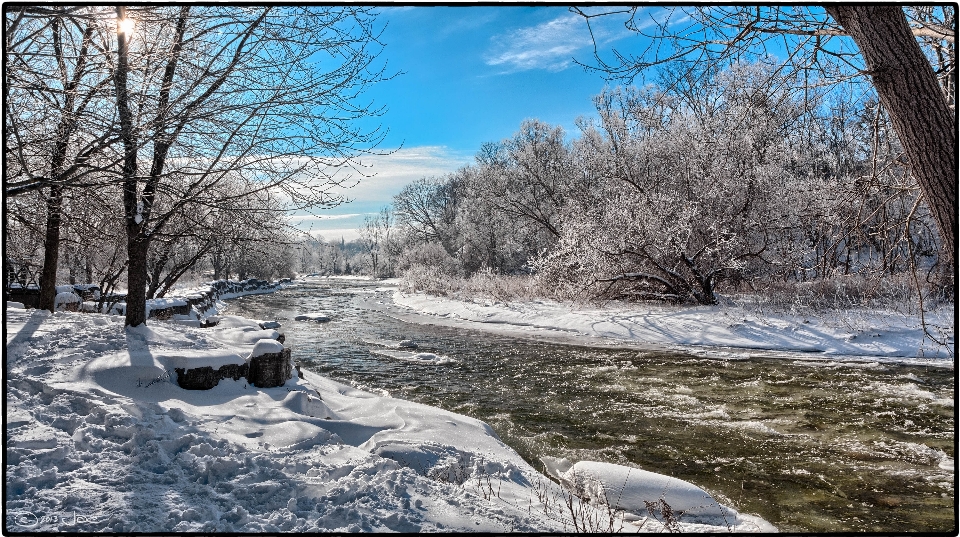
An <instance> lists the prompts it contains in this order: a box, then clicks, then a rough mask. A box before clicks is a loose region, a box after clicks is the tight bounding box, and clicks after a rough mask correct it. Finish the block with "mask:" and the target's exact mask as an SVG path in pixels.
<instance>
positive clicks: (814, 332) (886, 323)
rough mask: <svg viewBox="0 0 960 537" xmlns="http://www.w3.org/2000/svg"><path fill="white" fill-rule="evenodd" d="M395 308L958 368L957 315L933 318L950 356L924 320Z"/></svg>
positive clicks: (718, 347) (489, 305) (439, 319)
mask: <svg viewBox="0 0 960 537" xmlns="http://www.w3.org/2000/svg"><path fill="white" fill-rule="evenodd" d="M393 301H394V303H395V304H396V305H397V306H400V307H402V308H405V309H406V311H409V312H411V313H415V314H417V315H419V316H422V317H424V318H425V319H426V320H427V322H434V323H436V324H445V325H453V326H460V327H463V328H471V329H476V330H486V331H491V332H498V333H501V334H506V335H514V336H519V337H533V338H544V339H550V340H557V341H562V342H565V343H578V344H582V345H610V344H612V345H625V344H626V345H635V346H639V347H650V348H657V347H659V348H670V349H678V350H682V351H683V352H687V353H694V354H700V355H705V356H711V357H716V358H732V359H736V358H738V357H745V356H749V355H753V354H776V355H779V356H789V357H791V358H795V359H830V360H848V359H854V360H870V361H881V362H882V361H893V362H905V363H914V364H927V365H936V366H944V367H953V362H954V356H953V355H952V352H953V349H954V343H953V341H954V337H955V319H954V318H953V317H954V313H953V309H952V308H943V309H941V310H940V311H937V312H935V313H933V314H928V317H927V321H928V323H930V324H934V325H937V326H940V327H949V340H950V345H949V348H945V347H938V346H937V345H934V344H932V343H931V342H930V341H929V340H927V341H925V340H924V336H923V329H922V327H921V324H920V319H919V318H918V317H915V316H910V315H905V314H901V313H897V312H890V311H848V312H842V313H841V312H834V313H829V314H821V315H819V316H813V315H809V316H801V315H791V314H784V313H771V312H762V313H761V312H755V311H748V310H746V309H744V308H739V307H734V306H723V307H721V306H699V307H698V306H687V307H679V306H660V305H649V304H623V303H611V304H609V305H607V306H604V307H595V306H589V305H585V306H580V305H571V304H565V303H558V302H552V301H546V300H544V301H528V302H511V303H503V302H495V301H493V300H483V299H475V300H456V299H451V298H447V297H437V296H431V295H426V294H424V293H404V292H401V291H397V292H395V293H394V295H393Z"/></svg>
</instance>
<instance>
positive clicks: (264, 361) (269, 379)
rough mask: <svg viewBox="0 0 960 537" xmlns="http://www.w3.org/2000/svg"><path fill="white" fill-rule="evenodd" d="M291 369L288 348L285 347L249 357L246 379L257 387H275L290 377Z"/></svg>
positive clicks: (281, 384)
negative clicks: (279, 350) (281, 349)
mask: <svg viewBox="0 0 960 537" xmlns="http://www.w3.org/2000/svg"><path fill="white" fill-rule="evenodd" d="M292 371H293V367H292V366H291V364H290V349H287V348H285V349H283V351H281V352H271V353H264V354H261V355H259V356H253V357H251V358H250V367H249V369H248V370H247V381H248V382H249V383H250V384H252V385H254V386H256V387H257V388H276V387H277V386H283V384H284V383H285V382H287V380H288V379H290V377H291V376H292Z"/></svg>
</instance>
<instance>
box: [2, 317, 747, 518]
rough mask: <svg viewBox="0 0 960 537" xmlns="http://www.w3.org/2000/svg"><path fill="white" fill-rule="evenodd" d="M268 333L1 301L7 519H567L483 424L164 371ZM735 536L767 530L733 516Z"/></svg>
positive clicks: (222, 355) (294, 383)
mask: <svg viewBox="0 0 960 537" xmlns="http://www.w3.org/2000/svg"><path fill="white" fill-rule="evenodd" d="M265 332H266V333H271V332H273V331H272V330H262V329H261V328H260V327H259V325H257V323H256V321H250V320H245V319H243V318H239V317H229V316H223V317H222V318H221V322H220V323H219V324H218V325H217V326H215V327H211V328H197V327H189V326H183V325H178V324H174V323H167V322H155V321H151V322H150V323H149V325H147V326H143V327H138V328H136V329H126V328H125V327H124V324H123V317H120V316H109V315H102V314H81V313H69V312H66V313H56V314H51V313H49V312H46V311H38V310H32V309H19V308H16V309H15V308H9V309H7V310H6V326H5V337H6V345H7V348H6V350H7V370H6V383H7V384H6V386H7V399H6V403H7V405H6V406H7V415H6V418H7V419H6V432H7V435H8V437H7V438H8V444H7V447H6V455H7V460H6V464H7V467H6V470H7V472H6V483H5V485H6V488H5V499H4V501H5V502H6V508H7V514H8V515H10V516H8V517H7V519H6V520H7V529H8V530H11V531H16V530H23V531H42V532H54V531H65V532H73V531H81V532H103V531H106V532H114V533H117V532H123V533H126V532H187V531H191V532H214V531H220V532H235V531H236V532H240V531H242V532H271V533H273V532H281V531H282V532H294V531H296V532H304V531H305V532H313V531H337V532H355V531H396V532H419V531H432V532H435V531H458V532H459V531H481V532H498V533H499V532H508V531H528V532H529V531H539V532H569V531H572V530H573V529H574V528H573V526H572V525H571V521H570V517H569V516H568V515H566V513H565V511H563V510H562V509H561V508H560V505H559V504H558V503H557V502H555V501H553V500H555V499H556V498H560V497H562V495H563V491H562V489H560V487H559V485H557V484H555V483H554V482H553V481H550V480H549V479H548V478H547V477H545V476H543V475H542V474H539V473H538V472H537V471H536V470H534V468H532V467H531V466H530V465H529V464H527V463H526V462H525V461H524V460H523V459H522V458H521V457H520V456H519V455H517V453H516V452H515V451H513V450H512V449H511V448H509V447H508V446H506V445H505V444H504V443H503V442H501V441H500V439H499V438H498V437H497V435H496V434H495V433H494V432H493V430H492V429H491V428H490V427H489V426H488V425H487V424H485V423H483V422H481V421H478V420H476V419H473V418H469V417H466V416H462V415H458V414H454V413H452V412H448V411H445V410H441V409H437V408H433V407H429V406H425V405H422V404H418V403H413V402H408V401H403V400H400V399H393V398H390V397H379V396H376V395H374V394H371V393H368V392H364V391H360V390H357V389H354V388H351V387H350V386H347V385H344V384H341V383H338V382H334V381H332V380H330V379H328V378H325V377H322V376H319V375H316V374H314V373H312V372H310V371H304V378H302V379H300V378H297V377H296V376H294V377H293V378H292V379H290V380H289V381H287V383H286V384H285V385H283V386H280V387H277V388H269V389H255V388H253V387H252V386H249V385H247V384H246V383H245V382H244V380H243V379H241V380H239V381H233V380H229V379H225V380H222V381H221V382H220V383H219V385H217V386H216V387H215V388H213V389H212V390H207V391H191V390H183V389H181V388H180V387H179V386H177V385H176V383H175V375H173V377H172V378H171V375H170V373H171V367H172V366H173V365H175V364H184V363H188V362H189V363H193V362H196V363H211V364H216V363H226V362H232V363H237V362H236V361H237V360H239V361H241V362H242V360H243V359H244V358H245V357H246V356H249V355H250V353H251V351H252V350H253V348H254V346H255V345H256V344H257V342H258V341H260V340H261V339H263V337H262V336H263V333H265ZM266 339H271V338H266ZM397 352H400V351H399V350H398V351H397ZM409 354H411V355H412V356H418V355H420V356H421V358H417V359H425V357H424V355H426V354H429V353H409ZM439 358H440V357H437V359H439ZM664 479H667V478H664ZM538 491H540V492H538ZM544 491H545V492H544ZM544 501H547V502H548V503H549V505H545V504H544ZM578 501H579V500H578ZM632 507H633V506H631V508H632ZM584 508H585V509H594V506H592V505H589V504H587V505H585V507H584ZM595 512H596V513H597V515H598V516H601V515H603V513H605V512H606V511H605V510H604V509H597V510H596V511H595ZM731 512H732V511H731ZM645 513H646V511H641V512H640V513H635V515H636V516H634V517H633V518H631V519H630V520H631V521H632V523H631V524H627V525H626V526H625V528H631V527H632V528H636V527H638V526H637V525H636V524H639V522H638V521H639V520H640V519H642V518H643V517H644V516H646V514H645ZM680 522H681V529H684V530H686V531H718V530H722V531H726V530H727V529H728V526H727V525H726V524H724V525H720V524H714V523H704V522H705V521H704V520H703V519H693V518H691V519H690V520H686V519H684V518H682V517H681V521H680ZM11 524H12V525H14V526H16V527H14V526H11ZM729 528H732V529H733V530H734V531H752V530H757V529H764V528H765V526H762V525H759V524H757V523H755V522H751V521H749V520H748V519H746V518H742V517H741V518H738V519H736V521H734V522H733V525H732V526H730V527H729ZM640 529H641V530H643V531H648V530H649V531H658V530H662V529H664V528H663V526H662V525H658V523H657V522H656V521H654V520H651V521H649V523H647V524H645V525H642V527H640Z"/></svg>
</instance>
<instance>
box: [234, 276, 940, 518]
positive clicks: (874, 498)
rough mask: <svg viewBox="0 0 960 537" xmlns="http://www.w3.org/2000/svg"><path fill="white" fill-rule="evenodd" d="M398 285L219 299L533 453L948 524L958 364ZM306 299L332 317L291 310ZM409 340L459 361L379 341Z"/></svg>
mask: <svg viewBox="0 0 960 537" xmlns="http://www.w3.org/2000/svg"><path fill="white" fill-rule="evenodd" d="M391 294H392V290H390V289H383V288H378V287H376V286H375V285H373V284H367V283H363V282H356V281H340V282H338V281H335V280H334V281H331V282H329V283H317V284H312V283H307V284H301V285H300V286H297V287H293V288H289V289H286V290H284V291H281V292H277V293H273V294H265V295H253V296H247V297H243V298H240V299H237V300H233V301H231V302H230V306H229V309H228V310H227V311H226V312H225V313H228V314H236V315H243V316H247V317H251V318H256V319H262V320H278V321H280V322H281V323H283V328H281V331H282V332H284V333H285V334H286V338H287V340H286V345H287V346H290V347H292V348H293V356H294V358H295V359H296V360H297V361H298V362H300V363H301V364H303V365H305V366H306V367H307V368H309V369H311V370H313V371H316V372H318V373H320V374H323V375H325V376H328V377H330V378H333V379H336V380H339V381H342V382H345V383H348V384H351V385H353V386H355V387H357V388H360V389H365V390H368V391H373V392H376V393H380V394H383V395H387V394H389V395H390V396H392V397H398V398H402V399H408V400H413V401H418V402H421V403H425V404H428V405H432V406H437V407H441V408H444V409H447V410H451V411H454V412H457V413H461V414H466V415H469V416H472V417H475V418H478V419H480V420H483V421H485V422H487V423H489V424H490V425H491V426H492V427H493V429H494V430H495V431H496V432H497V434H498V435H499V436H500V438H501V439H502V440H503V441H504V442H506V443H507V444H509V445H510V446H511V447H513V448H514V449H515V450H516V451H517V452H519V453H520V454H521V455H522V456H523V457H524V458H525V459H526V460H527V461H529V462H530V463H531V464H533V465H534V466H535V467H538V468H542V464H541V463H540V462H539V457H541V456H543V455H550V456H554V457H567V458H568V459H571V460H574V461H576V460H598V461H606V462H613V463H618V464H626V465H630V466H635V467H640V468H643V469H645V470H650V471H653V472H659V473H663V474H667V475H671V476H674V477H678V478H680V479H684V480H687V481H690V482H692V483H695V484H696V485H698V486H700V487H702V488H704V489H705V490H707V491H709V492H711V493H713V494H714V495H715V497H717V498H718V499H719V500H720V501H721V502H722V503H726V504H727V505H731V506H733V507H735V508H736V509H738V510H740V511H741V512H745V513H754V514H758V515H760V516H761V517H763V518H764V519H766V520H768V521H769V522H771V523H772V524H774V525H775V526H777V527H778V528H779V529H780V531H786V532H837V531H867V532H904V531H927V532H946V531H955V526H954V520H955V518H954V517H955V507H954V502H955V488H954V473H955V469H954V460H955V457H956V454H955V452H954V438H955V413H954V388H955V382H956V377H955V371H954V369H953V368H952V367H942V368H941V367H929V366H916V365H898V364H883V363H876V362H872V363H870V362H859V363H857V362H831V361H817V360H795V359H792V358H789V357H785V358H750V359H742V360H715V359H706V358H702V357H695V356H693V355H686V354H680V353H676V352H672V351H671V352H659V351H657V352H649V351H638V350H628V349H615V348H590V347H579V346H571V345H558V344H550V343H544V342H539V341H532V340H528V339H517V338H510V337H503V336H496V335H491V334H489V333H483V332H478V331H472V330H467V329H459V328H449V327H439V326H430V325H425V324H416V323H410V322H404V321H401V320H399V319H398V318H396V317H395V316H393V315H391V314H390V308H389V306H388V305H389V304H390V302H391V299H390V296H391ZM378 303H379V304H383V305H387V306H386V307H384V306H376V307H374V305H376V304H378ZM316 311H327V312H331V314H332V315H331V316H332V321H331V322H329V323H326V324H316V323H310V322H300V321H294V320H293V318H294V316H296V315H298V314H301V313H307V312H316ZM403 339H412V340H414V341H416V342H417V343H418V344H419V349H418V351H422V352H430V353H435V354H437V355H441V356H446V357H449V358H451V359H453V361H452V362H450V363H446V364H441V365H437V364H432V363H412V362H410V361H405V360H399V359H397V358H396V357H391V356H389V355H388V354H389V353H388V352H387V353H384V350H385V349H386V347H384V346H383V342H384V341H391V342H394V343H396V342H399V341H400V340H403Z"/></svg>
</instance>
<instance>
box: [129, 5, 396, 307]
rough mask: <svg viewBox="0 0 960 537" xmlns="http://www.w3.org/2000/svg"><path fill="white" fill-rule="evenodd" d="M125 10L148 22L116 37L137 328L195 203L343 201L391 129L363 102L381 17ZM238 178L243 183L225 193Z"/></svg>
mask: <svg viewBox="0 0 960 537" xmlns="http://www.w3.org/2000/svg"><path fill="white" fill-rule="evenodd" d="M117 18H118V20H125V19H127V18H132V19H134V20H135V21H136V28H138V29H137V30H135V31H133V32H130V31H129V30H124V31H119V32H118V33H117V53H116V57H117V60H116V67H115V69H114V77H113V80H114V83H115V88H116V107H117V111H118V115H119V119H120V135H121V139H122V142H123V147H124V161H123V166H122V171H121V173H120V175H121V180H122V183H123V206H124V212H125V222H126V228H127V251H128V257H129V264H128V275H127V284H128V295H127V314H126V323H127V324H128V325H132V326H136V325H138V324H141V323H143V322H144V321H145V314H146V311H145V298H146V290H147V259H148V252H149V249H150V246H151V243H152V241H153V240H154V238H155V237H157V236H158V234H160V233H161V232H163V230H164V229H165V228H166V226H167V225H168V224H169V223H170V222H171V220H172V219H174V218H175V216H176V215H178V214H180V213H181V212H182V211H184V210H188V208H189V207H190V206H195V205H207V206H217V207H224V206H225V205H226V203H225V202H226V201H229V200H234V199H238V198H242V197H246V196H250V195H253V194H256V193H261V192H273V193H274V194H273V195H280V196H283V197H284V198H285V199H286V200H287V203H286V207H285V208H305V207H317V206H330V205H335V204H337V203H339V202H340V201H342V198H341V197H339V196H337V195H334V194H332V193H331V191H330V189H331V187H332V186H334V185H336V184H339V183H340V182H342V181H343V180H345V179H346V177H340V176H339V175H340V174H343V173H344V172H343V170H344V169H345V168H346V169H349V168H350V166H352V165H355V163H356V158H357V157H358V156H360V155H362V154H364V153H365V152H369V151H372V150H373V149H374V148H375V147H376V145H377V144H378V143H379V141H380V140H382V136H383V134H384V133H383V132H381V131H379V130H373V131H370V132H368V131H364V130H362V129H361V128H360V127H358V125H357V124H356V123H355V121H354V120H355V119H358V118H362V117H366V116H370V115H377V114H378V113H380V110H378V109H375V108H373V107H372V106H371V105H370V104H367V103H363V102H359V103H358V102H357V101H356V97H357V96H358V94H359V93H360V92H362V90H363V89H364V88H365V87H367V86H368V85H369V84H372V83H374V82H377V81H378V80H381V79H382V78H383V71H382V69H380V70H378V69H377V68H376V67H375V65H374V64H375V61H376V59H377V56H378V54H379V53H380V50H381V45H380V44H379V43H378V42H377V35H376V32H375V29H374V19H373V14H372V12H371V11H370V10H369V9H367V8H362V7H352V6H340V7H306V8H300V7H295V6H277V7H245V8H243V9H236V8H234V7H218V6H181V7H178V8H175V9H174V8H170V7H140V8H137V9H125V8H123V7H120V6H118V7H117ZM318 56H322V57H324V58H325V60H324V61H323V62H317V61H316V60H315V58H317V57H318ZM328 62H329V64H328ZM131 77H132V78H131ZM141 153H145V157H146V158H143V159H142V157H141ZM141 160H143V161H144V162H143V164H147V166H146V169H148V170H149V171H147V172H146V173H141V172H140V170H141V166H140V165H141ZM171 178H176V180H171ZM226 178H229V179H230V180H231V181H233V182H234V184H235V185H236V186H237V187H238V188H237V190H235V191H233V192H232V193H229V194H226V195H225V194H224V192H223V191H222V189H221V188H219V187H220V186H221V185H222V184H224V181H225V179H226ZM161 193H163V194H164V195H165V196H166V197H167V200H168V203H166V204H165V205H163V209H162V210H160V205H159V204H158V200H159V197H160V196H161Z"/></svg>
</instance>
